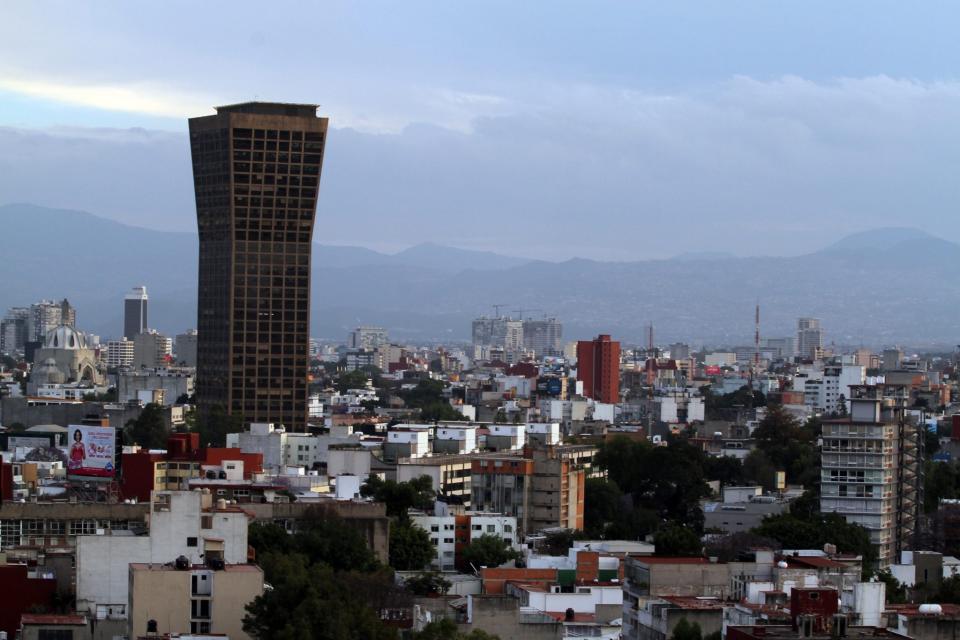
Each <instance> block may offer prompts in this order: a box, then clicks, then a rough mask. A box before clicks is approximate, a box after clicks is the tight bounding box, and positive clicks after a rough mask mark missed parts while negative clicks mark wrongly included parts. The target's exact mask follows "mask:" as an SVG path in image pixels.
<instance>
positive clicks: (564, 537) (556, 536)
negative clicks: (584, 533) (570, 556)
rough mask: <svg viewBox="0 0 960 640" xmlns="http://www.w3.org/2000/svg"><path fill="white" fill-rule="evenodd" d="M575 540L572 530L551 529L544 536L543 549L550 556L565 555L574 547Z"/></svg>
mask: <svg viewBox="0 0 960 640" xmlns="http://www.w3.org/2000/svg"><path fill="white" fill-rule="evenodd" d="M573 541H574V535H573V532H572V531H569V530H567V529H563V530H562V531H550V532H548V533H547V534H546V535H545V536H544V541H543V551H544V553H545V554H546V555H548V556H565V555H567V551H569V550H570V549H571V548H572V547H573Z"/></svg>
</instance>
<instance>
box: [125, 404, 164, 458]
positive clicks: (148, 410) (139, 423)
mask: <svg viewBox="0 0 960 640" xmlns="http://www.w3.org/2000/svg"><path fill="white" fill-rule="evenodd" d="M123 435H124V440H125V441H126V442H127V443H128V444H138V445H140V446H141V447H144V448H146V449H163V448H165V447H166V446H167V435H168V432H167V425H166V422H165V421H164V419H163V407H161V406H160V405H158V404H155V403H153V402H151V403H149V404H147V405H146V406H144V407H143V411H141V412H140V415H139V416H137V418H136V419H135V420H128V421H127V424H126V425H125V426H124V429H123Z"/></svg>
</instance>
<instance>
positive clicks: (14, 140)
mask: <svg viewBox="0 0 960 640" xmlns="http://www.w3.org/2000/svg"><path fill="white" fill-rule="evenodd" d="M516 4H517V3H503V4H498V3H493V4H491V3H482V4H480V3H478V4H470V3H416V2H414V3H410V4H409V6H408V5H407V4H404V5H403V8H404V11H403V12H402V13H401V11H400V8H399V6H396V5H390V4H379V3H363V4H362V5H360V7H361V8H358V5H354V4H349V3H330V4H329V5H325V6H324V7H323V9H322V10H321V9H318V8H314V9H310V10H309V11H308V13H307V15H306V16H301V17H298V16H297V11H298V8H299V7H301V6H302V5H300V4H293V3H291V4H287V3H278V4H276V5H275V6H274V5H271V6H272V7H274V10H273V11H270V12H262V5H260V4H256V5H253V4H251V5H245V4H239V5H235V4H234V3H230V4H222V5H216V4H215V3H204V4H203V5H202V7H197V6H195V5H187V4H185V5H182V6H178V5H171V4H169V3H164V4H162V5H160V4H158V5H157V6H149V7H148V6H145V5H137V6H136V13H134V12H133V9H132V5H119V4H118V5H113V4H109V3H99V4H97V5H95V6H83V7H77V6H75V5H73V4H64V5H62V6H59V7H51V5H47V4H46V3H45V4H44V5H38V4H34V3H20V4H17V3H12V4H10V5H8V6H7V7H6V11H5V13H7V14H8V15H5V16H4V18H5V20H4V22H3V24H2V26H0V127H2V128H0V202H13V201H26V202H33V203H37V204H42V205H48V206H57V207H65V208H79V209H85V210H88V211H90V212H93V213H97V214H100V215H104V216H107V217H111V218H115V219H117V220H122V221H124V222H129V223H131V224H137V225H142V226H148V227H154V228H161V229H181V230H189V229H193V228H194V210H193V196H192V182H191V176H190V165H189V152H188V148H187V141H186V136H185V129H186V123H185V119H186V117H188V116H193V115H202V114H204V113H207V112H209V108H210V106H212V105H214V104H220V103H229V102H235V101H239V100H246V99H253V98H255V97H256V98H259V99H276V100H282V101H317V102H321V103H323V107H322V110H321V112H322V113H323V114H324V115H329V116H330V117H331V125H332V126H333V131H332V132H331V134H330V136H329V141H328V148H327V156H326V160H325V166H324V176H323V182H322V188H321V198H320V207H319V216H318V225H317V236H316V239H317V240H318V241H320V242H327V243H334V244H360V245H365V246H370V247H373V248H380V249H399V248H403V247H405V246H408V245H410V244H414V243H417V242H422V241H433V242H441V243H447V244H452V245H456V246H462V247H470V248H482V249H492V250H497V251H501V252H504V253H511V254H518V255H532V256H536V257H542V258H548V259H550V258H557V259H560V258H566V257H570V256H574V255H577V256H582V257H592V258H600V259H631V258H644V257H663V256H669V255H675V254H678V253H683V252H689V251H730V252H732V253H736V254H739V255H756V254H776V255H784V254H796V253H801V252H803V251H807V250H814V249H817V248H819V247H821V246H823V245H825V244H828V243H829V242H830V241H831V240H832V239H834V238H836V237H839V236H842V235H845V234H848V233H851V232H855V231H860V230H863V229H869V228H875V227H882V226H904V225H909V226H916V227H919V228H921V229H924V230H926V231H928V232H931V233H934V234H936V235H939V236H942V237H945V238H948V239H951V240H960V220H958V217H957V216H956V212H955V204H954V203H955V202H956V201H957V196H958V187H957V181H956V179H955V177H956V176H957V175H958V169H960V167H958V164H960V160H958V151H957V150H958V149H960V144H958V143H960V139H958V138H960V131H958V124H957V123H958V122H960V83H958V82H957V81H956V79H954V78H953V76H952V75H951V74H952V71H951V69H950V65H949V64H948V61H949V60H951V59H952V60H955V59H956V56H957V54H958V53H960V51H958V50H957V49H958V48H960V45H958V44H957V43H956V41H955V39H954V38H952V36H951V34H950V32H949V29H948V27H947V25H948V24H956V20H957V18H958V16H957V15H955V13H954V11H953V9H952V8H950V6H949V5H935V6H934V5H931V9H930V11H929V12H928V13H924V12H923V11H919V10H917V6H916V5H912V6H911V7H905V8H900V6H899V5H897V4H895V3H889V4H888V3H881V2H871V3H844V4H843V5H842V7H839V6H837V5H836V4H835V3H817V2H802V3H800V2H798V3H738V2H731V3H723V4H722V8H720V6H719V5H711V6H709V7H707V6H698V5H702V4H703V3H696V4H686V3H671V4H670V7H671V8H669V9H667V8H665V7H664V6H661V5H660V4H659V3H656V4H654V3H651V4H637V5H633V4H630V5H627V4H623V3H602V2H598V3H589V4H584V5H578V4H572V3H571V4H567V3H543V4H537V3H530V4H529V5H527V4H526V3H524V6H522V7H518V6H515V5H516ZM234 6H239V8H238V9H237V11H236V14H235V15H234V17H232V18H230V19H227V18H225V17H224V16H227V15H230V12H229V11H227V10H226V9H227V7H231V8H232V7H234ZM188 15H194V16H196V20H195V21H192V22H191V21H188V19H187V16H188Z"/></svg>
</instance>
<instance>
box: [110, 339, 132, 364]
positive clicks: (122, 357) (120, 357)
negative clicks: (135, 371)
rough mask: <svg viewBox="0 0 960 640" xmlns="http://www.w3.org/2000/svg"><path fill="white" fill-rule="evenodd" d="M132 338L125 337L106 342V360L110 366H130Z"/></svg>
mask: <svg viewBox="0 0 960 640" xmlns="http://www.w3.org/2000/svg"><path fill="white" fill-rule="evenodd" d="M133 353H134V346H133V340H127V339H126V338H123V339H120V340H110V341H109V342H107V351H106V361H107V366H108V367H110V368H118V367H130V366H132V365H133Z"/></svg>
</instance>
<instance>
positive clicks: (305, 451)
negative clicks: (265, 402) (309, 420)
mask: <svg viewBox="0 0 960 640" xmlns="http://www.w3.org/2000/svg"><path fill="white" fill-rule="evenodd" d="M322 440H323V436H314V435H311V434H309V433H287V432H286V431H285V430H284V429H283V427H279V426H276V425H274V424H273V423H260V422H254V423H252V424H251V425H250V430H249V431H244V432H240V433H228V434H227V446H228V447H236V448H239V449H240V450H241V451H242V452H244V453H260V454H263V468H264V469H265V470H270V471H272V472H279V471H280V470H281V469H283V468H285V467H307V468H312V467H313V466H314V465H316V464H318V463H320V462H325V461H326V460H325V455H324V454H326V451H327V446H329V442H321V441H322ZM346 441H349V439H346V440H345V442H346ZM324 445H327V446H324Z"/></svg>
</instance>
